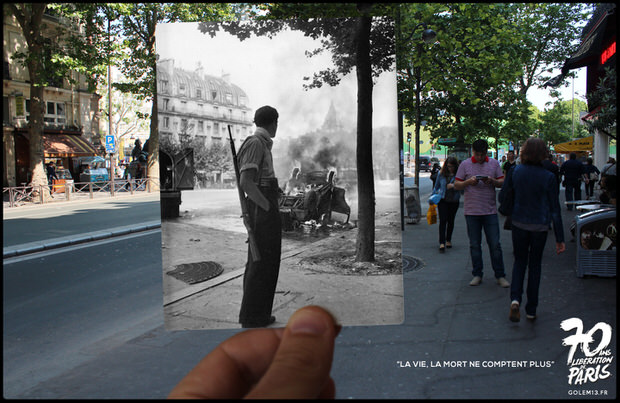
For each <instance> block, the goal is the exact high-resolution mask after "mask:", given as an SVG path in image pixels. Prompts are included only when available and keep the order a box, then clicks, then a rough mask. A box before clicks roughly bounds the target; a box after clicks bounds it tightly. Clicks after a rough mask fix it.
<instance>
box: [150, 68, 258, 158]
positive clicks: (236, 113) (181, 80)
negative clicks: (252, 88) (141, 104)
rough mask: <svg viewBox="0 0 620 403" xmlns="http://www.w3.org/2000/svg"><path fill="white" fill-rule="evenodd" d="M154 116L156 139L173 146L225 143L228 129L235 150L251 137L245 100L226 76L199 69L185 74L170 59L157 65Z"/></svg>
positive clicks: (250, 121) (238, 89)
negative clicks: (185, 142)
mask: <svg viewBox="0 0 620 403" xmlns="http://www.w3.org/2000/svg"><path fill="white" fill-rule="evenodd" d="M157 114H158V124H159V135H160V139H163V138H165V137H168V138H169V139H170V141H171V142H172V143H176V144H178V143H179V142H181V141H182V140H192V139H195V138H199V139H201V140H202V141H204V144H205V145H207V146H208V145H210V144H213V143H222V142H226V141H227V140H228V126H229V125H230V126H232V134H233V139H234V141H235V145H236V146H237V148H238V147H239V146H240V145H241V143H242V142H243V141H244V140H245V138H246V137H248V136H250V135H251V134H252V125H253V118H254V116H253V115H252V109H251V108H250V107H249V100H248V97H247V95H246V93H245V91H243V90H242V89H241V88H239V87H238V86H237V85H235V84H233V83H231V82H230V77H229V76H228V75H224V76H222V77H215V76H212V75H208V74H205V73H204V71H203V69H202V68H201V67H199V68H197V69H196V70H194V71H187V70H184V69H181V68H178V67H175V66H174V60H172V59H165V60H161V61H159V62H158V63H157Z"/></svg>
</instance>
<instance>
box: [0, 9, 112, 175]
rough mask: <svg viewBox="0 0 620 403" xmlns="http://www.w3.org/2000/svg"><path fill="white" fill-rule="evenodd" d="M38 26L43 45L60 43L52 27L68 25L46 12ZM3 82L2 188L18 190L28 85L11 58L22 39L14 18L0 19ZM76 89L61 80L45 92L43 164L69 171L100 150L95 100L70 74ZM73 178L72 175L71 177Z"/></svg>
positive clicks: (25, 147)
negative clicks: (51, 163) (42, 27)
mask: <svg viewBox="0 0 620 403" xmlns="http://www.w3.org/2000/svg"><path fill="white" fill-rule="evenodd" d="M43 22H44V23H45V26H46V27H47V28H46V30H45V31H44V36H45V37H46V40H49V41H50V42H53V41H58V40H61V39H59V37H58V35H57V33H56V28H57V27H58V26H59V25H65V26H66V25H67V24H71V22H70V21H68V20H66V19H64V18H62V17H59V16H56V15H54V14H53V13H51V12H49V11H46V13H45V15H44V17H43ZM2 31H3V32H2V33H3V35H2V37H3V54H2V57H3V77H2V78H3V83H2V101H3V102H2V104H3V111H2V132H3V133H2V137H3V152H4V154H3V162H4V163H3V167H2V168H3V171H4V175H3V186H20V185H21V184H22V183H27V182H29V181H30V172H29V165H30V153H29V135H28V119H29V116H30V81H29V76H28V70H27V68H25V67H23V66H22V65H21V64H20V63H19V62H18V61H16V60H14V59H13V56H14V55H15V53H17V52H23V51H24V48H25V47H26V40H25V38H24V35H23V33H22V30H21V27H20V25H19V24H18V22H17V20H16V19H15V17H14V16H13V15H11V14H9V13H5V14H4V15H3V25H2ZM72 74H73V78H74V79H76V80H77V81H78V84H72V83H70V82H69V81H68V80H66V79H61V80H58V81H57V82H54V83H52V85H50V86H48V87H45V90H44V94H43V97H44V102H45V115H44V122H45V129H44V133H43V138H42V141H43V148H44V150H43V151H44V157H45V162H46V163H47V162H49V161H54V162H55V163H56V164H57V165H62V166H64V167H65V168H67V169H70V170H71V171H72V173H74V172H73V170H74V167H73V165H74V160H75V159H77V158H78V157H82V156H84V157H86V156H93V155H97V154H98V153H99V152H100V151H101V150H100V147H99V144H100V143H101V139H100V133H99V116H100V114H99V99H100V96H99V95H98V94H96V93H95V92H94V91H91V90H89V88H88V84H87V82H86V79H85V77H84V76H81V75H79V74H78V73H77V72H72ZM74 174H75V173H74Z"/></svg>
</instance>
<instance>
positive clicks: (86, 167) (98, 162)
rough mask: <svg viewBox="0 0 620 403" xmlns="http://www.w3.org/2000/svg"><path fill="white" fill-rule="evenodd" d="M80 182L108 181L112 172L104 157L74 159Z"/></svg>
mask: <svg viewBox="0 0 620 403" xmlns="http://www.w3.org/2000/svg"><path fill="white" fill-rule="evenodd" d="M73 161H74V162H73V163H74V165H75V166H76V168H77V169H76V171H77V172H78V175H79V178H80V182H97V183H100V182H107V181H109V180H110V174H109V172H108V169H107V168H106V166H105V159H104V158H103V157H98V156H95V157H80V158H76V159H74V160H73Z"/></svg>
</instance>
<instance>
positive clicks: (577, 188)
mask: <svg viewBox="0 0 620 403" xmlns="http://www.w3.org/2000/svg"><path fill="white" fill-rule="evenodd" d="M564 195H565V196H566V201H574V200H581V182H579V181H577V180H572V179H571V180H568V179H567V180H566V189H565V190H564ZM566 209H567V210H568V211H571V210H572V209H573V205H572V204H569V205H568V206H566Z"/></svg>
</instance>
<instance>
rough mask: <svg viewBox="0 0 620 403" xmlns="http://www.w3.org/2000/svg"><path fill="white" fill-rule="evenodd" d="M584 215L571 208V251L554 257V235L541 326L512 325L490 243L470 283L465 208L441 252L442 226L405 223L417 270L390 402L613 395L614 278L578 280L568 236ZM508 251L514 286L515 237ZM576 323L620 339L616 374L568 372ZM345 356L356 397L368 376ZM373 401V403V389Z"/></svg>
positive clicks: (341, 361)
mask: <svg viewBox="0 0 620 403" xmlns="http://www.w3.org/2000/svg"><path fill="white" fill-rule="evenodd" d="M427 197H428V196H426V198H425V197H422V200H426V199H427ZM562 205H563V200H562ZM422 209H423V211H426V209H427V205H425V204H424V203H423V207H422ZM576 215H577V212H576V211H572V212H569V211H566V208H565V207H563V224H564V233H565V239H566V249H567V250H566V252H565V253H563V254H561V255H556V254H555V237H554V235H553V231H550V232H549V235H548V238H547V243H546V248H545V252H544V257H543V266H542V279H541V286H540V300H539V307H538V311H537V315H538V318H537V319H536V320H535V321H533V322H532V321H529V320H526V319H525V314H524V312H523V309H522V310H521V315H522V319H521V321H520V322H518V323H513V322H510V321H509V319H508V314H509V305H510V289H509V288H501V287H500V286H499V285H498V284H496V282H495V278H494V275H493V270H492V268H491V266H490V257H489V252H488V246H487V245H486V242H485V241H483V245H482V249H483V257H484V277H483V282H482V284H481V285H479V286H470V285H469V281H470V280H471V279H472V274H471V270H472V265H471V259H470V256H469V243H468V237H467V230H466V222H465V217H464V216H463V205H462V203H461V206H460V208H459V211H458V214H457V219H456V224H455V227H456V228H455V232H454V236H453V239H452V243H453V247H452V248H451V249H447V250H446V252H445V253H443V254H441V253H439V251H438V246H439V241H438V226H437V225H432V226H430V225H428V224H427V223H426V222H425V221H422V222H420V223H419V224H415V225H407V226H406V229H405V232H404V234H403V255H404V259H405V261H407V260H410V261H412V262H414V263H416V264H410V267H412V268H413V270H410V271H407V270H406V271H405V273H404V283H405V313H406V315H405V322H404V324H403V325H402V326H400V327H399V328H398V329H394V330H393V331H394V332H395V331H396V330H398V335H399V336H398V338H399V339H402V343H401V344H399V346H400V347H399V348H396V349H390V350H386V354H385V357H384V360H383V361H384V362H383V363H382V365H383V364H385V363H390V362H392V363H393V365H394V369H393V370H392V371H389V372H390V374H391V375H393V378H394V379H396V381H394V384H388V385H383V386H382V388H381V389H382V390H387V391H389V396H390V397H391V398H405V397H409V398H433V399H436V398H468V399H475V398H483V399H490V398H499V399H502V398H503V399H506V398H511V399H512V398H517V399H518V398H524V399H531V398H553V399H555V398H561V399H564V398H579V397H581V398H583V397H584V396H585V395H584V394H586V393H588V394H589V393H591V392H592V391H595V392H592V393H599V394H598V395H587V396H588V397H598V398H613V397H615V395H616V381H617V372H616V361H615V360H616V353H617V349H616V340H617V337H616V329H617V328H616V278H615V277H613V278H605V277H589V278H588V277H586V278H578V277H577V275H576V267H577V266H576V248H577V244H576V242H575V240H574V239H573V236H572V234H571V232H570V230H569V228H570V225H571V223H572V221H573V219H574V217H575V216H576ZM503 222H504V217H501V216H500V223H501V224H502V225H503ZM483 239H484V238H483ZM501 243H502V249H503V258H504V265H505V270H506V274H507V279H508V280H509V281H511V279H512V264H513V254H512V242H511V232H510V231H507V230H503V229H501ZM523 301H524V302H525V301H526V296H525V295H524V299H523ZM570 318H578V319H579V320H581V321H582V323H583V333H587V332H588V331H590V329H592V328H593V327H594V326H595V325H596V324H597V323H600V322H604V323H607V324H609V325H610V326H611V328H612V330H613V336H612V339H611V343H610V345H609V347H608V348H606V349H605V350H608V351H609V352H610V354H611V357H613V361H612V363H611V365H610V366H609V368H608V369H607V370H608V372H609V373H610V374H611V376H609V377H607V378H606V379H603V375H600V376H599V375H597V376H596V377H595V375H591V376H590V378H587V377H584V376H583V375H584V374H585V371H586V370H587V371H591V372H592V374H594V373H595V371H600V370H601V368H602V365H601V366H600V367H599V368H598V369H597V365H588V366H587V367H589V368H590V369H585V368H583V369H580V368H581V367H580V366H579V365H576V366H570V367H569V366H568V365H567V359H568V353H569V348H568V347H567V346H563V345H562V343H563V340H564V338H566V337H569V336H572V335H574V334H575V332H576V329H572V330H570V331H564V330H562V329H561V327H560V324H561V322H562V321H564V320H566V319H570ZM600 337H601V335H600V332H599V334H598V335H595V336H594V339H595V342H594V343H592V344H591V345H590V346H589V349H590V351H594V349H595V348H596V345H597V344H598V340H600ZM377 342H378V341H377ZM340 352H341V353H340V354H337V361H336V362H337V364H336V367H335V371H340V373H345V372H344V369H345V368H346V369H347V370H346V378H343V379H336V383H337V384H338V385H339V386H340V387H342V388H345V389H348V390H351V388H352V387H353V385H351V384H350V382H351V380H354V379H356V378H357V379H361V378H360V377H362V376H364V374H363V372H364V371H366V372H367V371H368V368H363V369H359V370H358V369H356V368H357V366H356V363H355V358H354V357H351V356H350V354H351V351H350V350H348V349H342V348H341V349H340ZM574 358H575V359H576V358H584V353H583V350H581V349H577V352H576V353H575V356H574ZM416 364H417V365H418V366H417V367H414V365H416ZM408 365H409V366H408ZM420 365H426V366H425V367H420ZM433 365H436V366H435V367H433ZM580 370H582V372H581V375H575V377H574V378H572V384H570V385H569V383H568V381H569V378H568V375H569V373H571V372H570V371H575V373H577V372H578V371H580ZM579 376H581V378H580V379H581V382H579V380H578V379H579V378H578V377H579ZM388 378H392V377H391V376H388ZM595 378H596V379H595ZM403 379H406V380H407V381H406V382H403ZM584 379H586V380H585V381H584ZM588 379H589V380H588ZM396 383H397V384H396ZM366 385H367V383H365V384H363V385H360V391H359V396H365V395H366V394H365V393H364V392H365V390H366V388H367V387H368V388H372V386H366ZM375 390H376V387H375ZM368 395H372V392H371V389H369V390H368Z"/></svg>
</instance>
